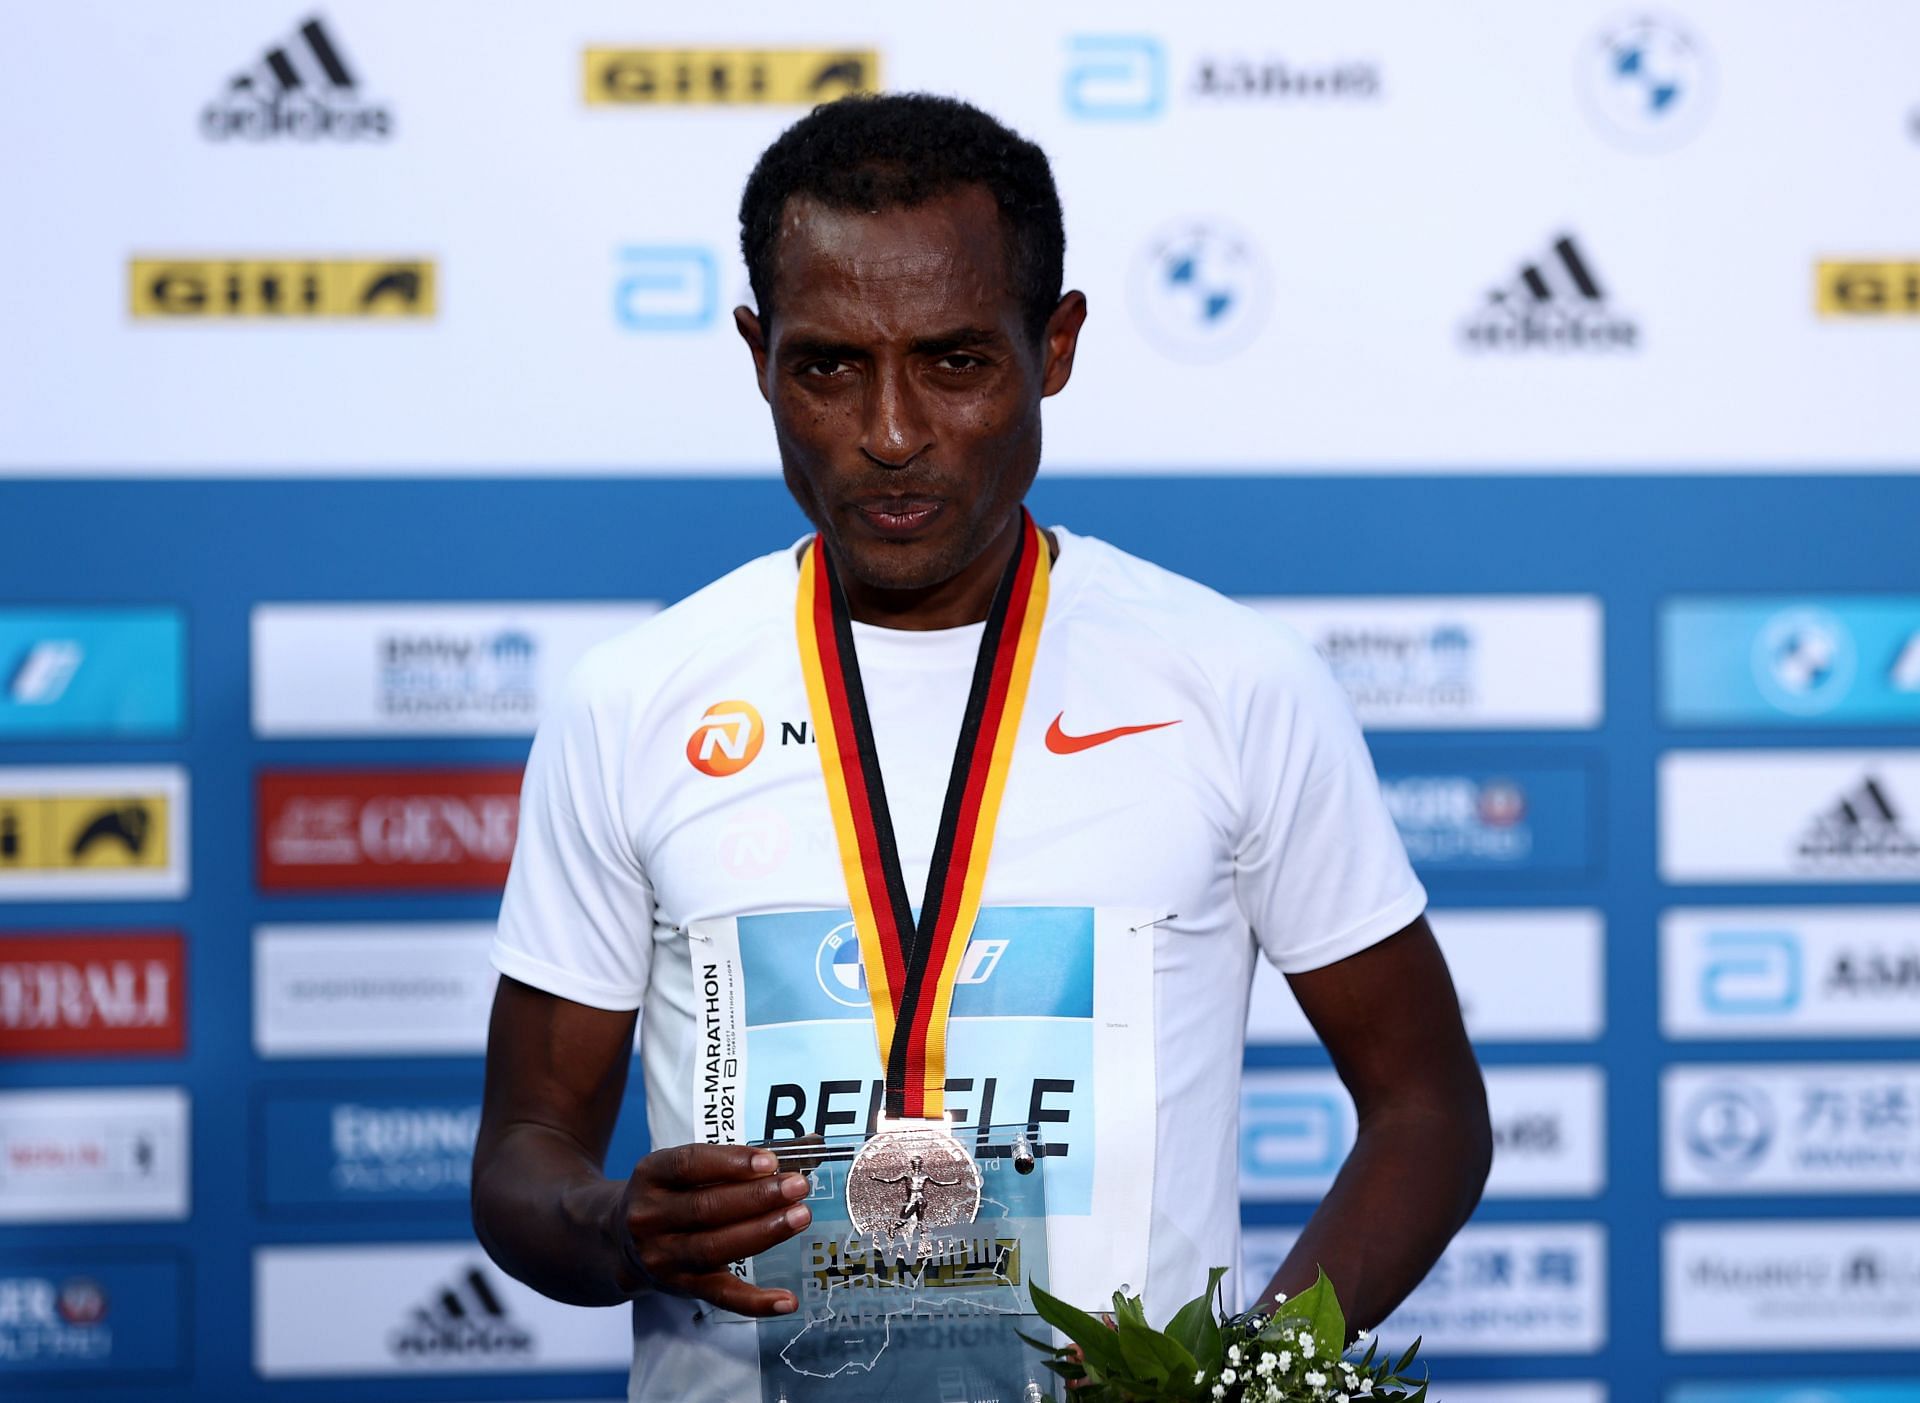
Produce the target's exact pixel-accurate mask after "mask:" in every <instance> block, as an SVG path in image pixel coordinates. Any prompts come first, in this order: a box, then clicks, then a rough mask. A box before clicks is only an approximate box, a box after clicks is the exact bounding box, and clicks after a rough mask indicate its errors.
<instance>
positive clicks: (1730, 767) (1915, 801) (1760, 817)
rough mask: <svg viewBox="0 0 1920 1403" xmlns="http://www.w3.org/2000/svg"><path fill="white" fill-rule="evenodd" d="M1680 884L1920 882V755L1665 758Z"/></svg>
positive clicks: (1664, 828) (1668, 822)
mask: <svg viewBox="0 0 1920 1403" xmlns="http://www.w3.org/2000/svg"><path fill="white" fill-rule="evenodd" d="M1660 876H1661V877H1662V879H1664V880H1666V881H1669V882H1920V750H1679V751H1669V752H1668V753H1667V754H1665V755H1662V756H1661V757H1660Z"/></svg>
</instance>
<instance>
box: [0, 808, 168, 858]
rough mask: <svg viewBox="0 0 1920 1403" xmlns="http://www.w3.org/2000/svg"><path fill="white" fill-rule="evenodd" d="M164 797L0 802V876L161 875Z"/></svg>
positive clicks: (165, 828)
mask: <svg viewBox="0 0 1920 1403" xmlns="http://www.w3.org/2000/svg"><path fill="white" fill-rule="evenodd" d="M170 804H171V801H170V800H169V798H168V797H167V796H166V795H164V794H126V795H120V794H86V795H80V794H46V795H7V796H5V797H0V876H3V875H4V874H6V873H8V872H77V871H83V870H92V869H98V868H103V867H114V868H145V869H153V870H165V869H166V867H167V865H168V862H169V852H168V842H167V835H168V832H169V826H168V825H169V818H170V815H169V812H168V811H169V807H170Z"/></svg>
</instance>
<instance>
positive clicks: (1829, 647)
mask: <svg viewBox="0 0 1920 1403" xmlns="http://www.w3.org/2000/svg"><path fill="white" fill-rule="evenodd" d="M1858 668H1859V659H1858V657H1857V656H1856V654H1855V651H1854V647H1853V635H1852V634H1851V633H1849V632H1848V630H1847V626H1846V625H1845V624H1843V623H1841V622H1840V620H1838V619H1836V618H1835V617H1834V616H1833V615H1832V614H1829V613H1827V612H1826V611H1825V610H1823V609H1788V610H1786V611H1784V612H1782V613H1779V614H1775V615H1774V616H1773V617H1772V618H1771V619H1768V620H1767V622H1766V624H1765V626H1764V627H1763V628H1761V630H1760V632H1759V634H1758V636H1756V637H1755V639H1754V641H1753V675H1754V680H1755V682H1757V683H1758V684H1759V687H1760V691H1761V693H1762V694H1763V695H1764V696H1765V697H1766V699H1767V700H1768V701H1770V702H1772V703H1773V704H1774V705H1775V706H1777V707H1779V708H1780V709H1781V710H1782V711H1786V712H1791V713H1792V714H1793V715H1795V716H1811V715H1813V714H1815V713H1817V712H1822V711H1826V710H1828V709H1829V708H1831V707H1833V706H1835V705H1837V704H1838V703H1839V702H1840V699H1841V698H1842V697H1844V696H1846V694H1847V692H1848V690H1849V689H1850V688H1851V687H1852V686H1853V679H1854V675H1855V673H1856V672H1857V671H1858Z"/></svg>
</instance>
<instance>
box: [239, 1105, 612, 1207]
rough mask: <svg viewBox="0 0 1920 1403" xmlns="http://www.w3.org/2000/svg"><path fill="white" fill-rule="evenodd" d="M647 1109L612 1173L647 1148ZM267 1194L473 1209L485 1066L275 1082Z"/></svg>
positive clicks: (266, 1155) (259, 1112)
mask: <svg viewBox="0 0 1920 1403" xmlns="http://www.w3.org/2000/svg"><path fill="white" fill-rule="evenodd" d="M639 1112H640V1107H639V1105H638V1104H637V1103H636V1104H634V1105H632V1106H631V1107H630V1109H629V1111H628V1113H627V1114H624V1115H622V1116H621V1118H620V1121H619V1124H618V1126H617V1128H616V1129H615V1132H614V1137H613V1143H612V1145H611V1146H610V1147H609V1148H608V1151H607V1172H608V1173H609V1174H612V1175H621V1174H624V1173H626V1172H627V1171H628V1170H629V1169H630V1168H631V1167H632V1166H633V1165H634V1164H635V1163H636V1162H637V1161H638V1160H639V1159H640V1157H641V1156H642V1155H643V1154H645V1153H646V1134H645V1129H644V1127H643V1126H642V1124H641V1122H642V1119H643V1117H642V1116H641V1115H640V1113H639ZM254 1128H255V1135H256V1139H255V1158H254V1163H255V1165H256V1166H257V1175H256V1180H257V1184H258V1188H259V1193H258V1197H259V1199H260V1201H261V1203H262V1204H263V1205H264V1207H265V1208H266V1209H267V1211H269V1212H272V1213H277V1212H279V1211H281V1210H288V1211H293V1212H297V1213H298V1214H299V1215H300V1216H302V1217H308V1216H311V1215H313V1214H315V1213H329V1212H330V1213H333V1214H340V1213H359V1212H362V1211H364V1210H365V1209H368V1208H371V1207H376V1206H382V1205H397V1206H400V1207H405V1208H409V1209H412V1210H414V1211H426V1212H431V1213H433V1214H434V1215H435V1216H438V1215H439V1214H441V1213H453V1214H456V1215H458V1216H460V1217H462V1218H464V1217H465V1216H466V1214H467V1211H468V1210H467V1199H468V1181H469V1179H470V1178H471V1177H472V1173H473V1144H474V1138H475V1136H476V1135H477V1134H478V1133H479V1129H480V1073H479V1069H478V1068H476V1069H475V1070H474V1073H473V1075H472V1076H471V1077H467V1078H462V1079H449V1078H441V1079H438V1080H434V1081H424V1082H413V1081H406V1082H386V1081H381V1082H366V1081H360V1082H354V1083H342V1084H338V1085H335V1086H333V1087H331V1088H327V1087H313V1086H311V1085H308V1084H305V1083H301V1084H297V1085H295V1084H287V1085H281V1086H270V1087H268V1088H266V1089H265V1091H264V1093H263V1094H262V1095H261V1096H260V1097H259V1098H258V1102H257V1106H256V1111H255V1116H254Z"/></svg>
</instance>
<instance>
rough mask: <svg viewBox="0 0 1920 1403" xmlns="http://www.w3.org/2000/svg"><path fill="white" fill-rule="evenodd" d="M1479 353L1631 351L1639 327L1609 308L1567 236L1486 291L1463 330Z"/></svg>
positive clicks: (1583, 258)
mask: <svg viewBox="0 0 1920 1403" xmlns="http://www.w3.org/2000/svg"><path fill="white" fill-rule="evenodd" d="M1462 335H1463V336H1464V338H1465V340H1466V343H1467V345H1468V346H1470V347H1472V348H1473V349H1475V350H1480V351H1536V350H1547V351H1632V350H1637V349H1638V348H1639V344H1640V328H1639V326H1638V325H1637V324H1636V323H1635V322H1633V321H1632V320H1630V319H1629V318H1626V317H1623V316H1621V315H1619V314H1618V313H1617V312H1615V311H1614V310H1613V309H1612V308H1611V307H1610V306H1609V305H1608V303H1607V295H1606V293H1605V292H1604V291H1603V290H1602V289H1601V286H1600V281H1599V279H1598V278H1596V277H1595V276H1594V273H1593V265H1592V264H1591V263H1589V262H1588V261H1587V258H1586V256H1585V255H1584V254H1582V253H1581V251H1580V247H1579V245H1578V244H1576V243H1575V242H1574V241H1573V238H1572V236H1571V235H1569V236H1567V237H1565V238H1562V239H1559V240H1557V241H1556V242H1555V243H1554V245H1553V248H1552V250H1551V251H1550V256H1548V257H1546V258H1542V259H1538V260H1536V261H1535V262H1532V263H1527V264H1524V265H1522V266H1521V269H1520V272H1519V275H1518V276H1517V277H1515V278H1514V280H1513V281H1512V282H1510V283H1507V284H1505V285H1504V286H1501V287H1496V288H1494V289H1493V290H1492V291H1491V292H1489V293H1488V294H1487V300H1486V305H1485V306H1484V307H1482V308H1481V309H1480V311H1478V312H1477V313H1475V314H1474V315H1473V316H1471V317H1470V318H1468V320H1467V323H1466V326H1465V327H1464V328H1463V331H1462Z"/></svg>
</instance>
